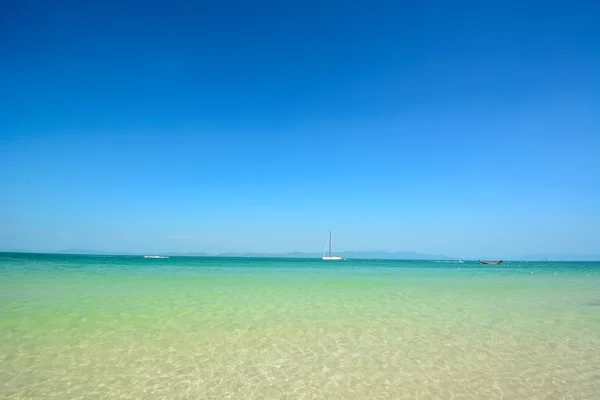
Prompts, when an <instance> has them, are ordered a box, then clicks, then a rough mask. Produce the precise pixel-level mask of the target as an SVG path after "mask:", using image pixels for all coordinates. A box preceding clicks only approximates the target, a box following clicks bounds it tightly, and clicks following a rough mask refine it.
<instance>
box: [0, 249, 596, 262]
mask: <svg viewBox="0 0 600 400" xmlns="http://www.w3.org/2000/svg"><path fill="white" fill-rule="evenodd" d="M1 252H5V253H47V254H82V255H83V254H89V255H94V254H96V255H115V256H117V255H121V256H143V255H147V254H152V255H163V256H171V257H244V258H321V256H322V254H321V253H307V252H300V251H292V252H287V253H253V252H225V253H209V252H201V251H194V252H173V251H166V252H152V253H140V252H120V251H105V250H96V249H78V248H71V249H64V250H57V251H32V250H27V249H3V250H0V253H1ZM339 254H340V255H341V256H342V257H343V258H347V259H359V260H360V259H362V260H439V261H445V260H477V258H478V257H449V256H446V255H444V254H425V253H418V252H413V251H408V252H401V251H396V252H389V251H345V252H340V253H339ZM488 258H489V259H496V258H498V259H500V258H504V259H505V260H507V261H536V262H540V261H542V262H544V261H548V262H551V261H600V254H550V253H538V254H529V255H524V256H520V257H501V256H491V257H489V256H486V255H484V256H482V257H481V259H488Z"/></svg>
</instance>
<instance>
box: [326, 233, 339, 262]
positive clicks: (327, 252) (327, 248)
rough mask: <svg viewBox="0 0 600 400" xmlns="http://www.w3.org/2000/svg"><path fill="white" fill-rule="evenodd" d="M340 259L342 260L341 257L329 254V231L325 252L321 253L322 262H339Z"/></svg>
mask: <svg viewBox="0 0 600 400" xmlns="http://www.w3.org/2000/svg"><path fill="white" fill-rule="evenodd" d="M341 259H342V257H340V256H337V255H335V254H332V253H331V231H329V238H328V240H327V245H326V246H325V251H324V252H323V260H341Z"/></svg>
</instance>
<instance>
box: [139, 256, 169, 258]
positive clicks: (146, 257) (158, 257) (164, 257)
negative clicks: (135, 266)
mask: <svg viewBox="0 0 600 400" xmlns="http://www.w3.org/2000/svg"><path fill="white" fill-rule="evenodd" d="M144 258H169V257H167V256H144Z"/></svg>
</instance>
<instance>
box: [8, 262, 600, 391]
mask: <svg viewBox="0 0 600 400" xmlns="http://www.w3.org/2000/svg"><path fill="white" fill-rule="evenodd" d="M0 316H1V318H0V384H1V385H0V398H3V399H76V398H82V399H88V398H92V399H116V398H121V399H146V398H147V399H156V398H178V399H197V398H202V399H221V398H232V399H239V398H269V399H270V398H327V399H331V398H339V399H352V398H356V399H365V398H390V399H403V398H406V399H418V398H444V399H451V398H457V399H458V398H462V399H471V398H472V399H501V398H504V399H509V398H510V399H525V398H527V399H548V398H557V399H558V398H571V399H598V398H600V350H599V349H600V263H550V262H546V263H533V262H530V263H519V262H510V263H504V264H502V265H500V266H481V265H479V264H477V263H473V262H471V263H469V262H465V263H464V264H459V263H456V262H432V261H375V260H346V261H342V262H325V261H322V260H293V259H241V258H240V259H234V258H229V259H227V258H195V257H189V258H188V257H174V258H169V259H144V258H142V257H121V256H66V255H39V254H36V255H34V254H14V253H0Z"/></svg>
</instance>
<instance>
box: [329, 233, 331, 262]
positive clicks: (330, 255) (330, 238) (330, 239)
mask: <svg viewBox="0 0 600 400" xmlns="http://www.w3.org/2000/svg"><path fill="white" fill-rule="evenodd" d="M329 257H331V231H329Z"/></svg>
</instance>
